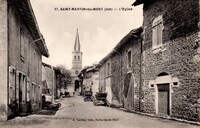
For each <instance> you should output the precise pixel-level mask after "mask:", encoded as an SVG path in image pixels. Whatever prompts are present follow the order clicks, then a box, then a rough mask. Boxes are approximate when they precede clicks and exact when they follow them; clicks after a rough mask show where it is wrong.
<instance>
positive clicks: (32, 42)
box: [0, 0, 49, 120]
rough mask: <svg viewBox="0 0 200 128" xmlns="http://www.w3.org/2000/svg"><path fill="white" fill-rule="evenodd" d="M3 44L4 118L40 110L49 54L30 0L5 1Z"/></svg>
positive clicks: (0, 29) (0, 93) (0, 94)
mask: <svg viewBox="0 0 200 128" xmlns="http://www.w3.org/2000/svg"><path fill="white" fill-rule="evenodd" d="M0 46H1V48H0V58H1V61H0V77H1V81H0V87H1V89H0V120H7V119H9V118H10V117H13V116H17V115H24V114H26V113H29V112H32V111H37V110H39V109H40V108H41V85H42V64H41V62H42V56H46V57H48V56H49V53H48V50H47V47H46V44H45V41H44V39H43V37H42V35H41V33H40V30H39V27H38V24H37V21H36V19H35V16H34V13H33V10H32V7H31V4H30V1H29V0H26V1H21V0H15V1H13V0H1V2H0Z"/></svg>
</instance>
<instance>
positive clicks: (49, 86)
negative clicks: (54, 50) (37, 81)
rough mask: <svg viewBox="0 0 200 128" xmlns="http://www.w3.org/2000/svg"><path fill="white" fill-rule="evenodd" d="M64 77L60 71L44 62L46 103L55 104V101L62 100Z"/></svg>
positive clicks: (43, 78) (43, 77) (43, 87)
mask: <svg viewBox="0 0 200 128" xmlns="http://www.w3.org/2000/svg"><path fill="white" fill-rule="evenodd" d="M62 76H63V75H62V73H61V72H60V70H59V69H57V68H56V67H53V66H51V65H49V64H46V63H44V62H42V82H43V85H42V95H44V96H45V97H46V101H50V102H52V103H54V100H55V99H58V98H60V93H61V84H62V83H61V80H60V79H61V77H62Z"/></svg>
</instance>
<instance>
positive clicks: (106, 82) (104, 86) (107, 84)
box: [97, 52, 112, 103]
mask: <svg viewBox="0 0 200 128" xmlns="http://www.w3.org/2000/svg"><path fill="white" fill-rule="evenodd" d="M111 54H112V52H111V53H109V54H108V55H107V56H106V57H104V58H103V59H102V60H101V61H100V62H99V64H98V66H97V67H98V68H99V92H107V100H108V102H109V103H112V91H111V58H110V57H111Z"/></svg>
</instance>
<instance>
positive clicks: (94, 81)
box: [78, 65, 99, 96]
mask: <svg viewBox="0 0 200 128" xmlns="http://www.w3.org/2000/svg"><path fill="white" fill-rule="evenodd" d="M78 76H79V79H80V83H81V94H83V95H84V92H85V91H92V93H93V96H94V95H95V94H96V92H99V69H98V68H97V67H96V65H93V66H88V67H85V68H83V70H82V71H81V72H80V74H79V75H78Z"/></svg>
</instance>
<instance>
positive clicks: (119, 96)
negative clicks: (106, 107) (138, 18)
mask: <svg viewBox="0 0 200 128" xmlns="http://www.w3.org/2000/svg"><path fill="white" fill-rule="evenodd" d="M141 33H142V27H140V28H137V29H134V30H132V31H130V32H129V33H128V34H127V35H126V36H125V37H124V38H123V39H122V40H121V41H120V42H119V43H118V44H117V45H116V46H115V47H114V52H113V54H112V56H111V84H112V88H111V89H112V100H113V105H116V106H121V107H123V108H125V109H127V110H137V111H138V110H139V107H140V101H139V98H140V89H141V88H140V85H141V74H140V72H141V63H142V58H141V53H142V45H141V44H142V39H141V37H140V35H141Z"/></svg>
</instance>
